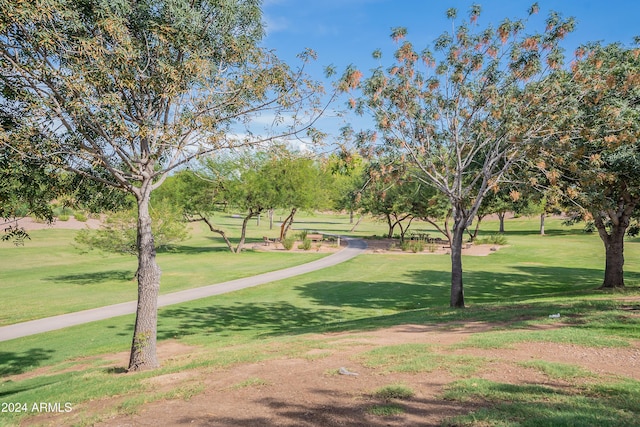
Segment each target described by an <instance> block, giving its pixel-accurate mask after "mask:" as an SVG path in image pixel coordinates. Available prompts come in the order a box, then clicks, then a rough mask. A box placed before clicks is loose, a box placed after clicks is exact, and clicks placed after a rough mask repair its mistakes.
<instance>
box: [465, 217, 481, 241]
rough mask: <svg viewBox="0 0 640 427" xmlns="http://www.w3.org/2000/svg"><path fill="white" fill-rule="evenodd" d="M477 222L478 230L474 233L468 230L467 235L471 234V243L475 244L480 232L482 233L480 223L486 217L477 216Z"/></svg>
mask: <svg viewBox="0 0 640 427" xmlns="http://www.w3.org/2000/svg"><path fill="white" fill-rule="evenodd" d="M476 218H477V221H476V228H475V229H474V230H473V233H472V232H471V231H469V229H468V228H467V233H469V241H470V242H475V241H476V238H477V237H478V232H479V231H480V223H481V222H482V219H483V218H484V215H476Z"/></svg>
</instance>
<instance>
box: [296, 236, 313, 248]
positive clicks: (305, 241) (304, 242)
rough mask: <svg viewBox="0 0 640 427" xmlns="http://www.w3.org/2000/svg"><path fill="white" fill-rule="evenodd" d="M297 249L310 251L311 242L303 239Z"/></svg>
mask: <svg viewBox="0 0 640 427" xmlns="http://www.w3.org/2000/svg"><path fill="white" fill-rule="evenodd" d="M298 249H304V250H305V251H308V250H309V249H311V240H309V239H307V238H305V239H303V240H302V244H301V245H299V246H298Z"/></svg>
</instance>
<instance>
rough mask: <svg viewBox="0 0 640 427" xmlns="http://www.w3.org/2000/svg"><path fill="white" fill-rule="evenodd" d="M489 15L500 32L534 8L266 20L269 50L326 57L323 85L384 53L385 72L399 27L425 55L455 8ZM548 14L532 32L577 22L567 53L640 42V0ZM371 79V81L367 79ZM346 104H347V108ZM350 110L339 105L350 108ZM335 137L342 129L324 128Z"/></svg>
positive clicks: (430, 0)
mask: <svg viewBox="0 0 640 427" xmlns="http://www.w3.org/2000/svg"><path fill="white" fill-rule="evenodd" d="M474 3H477V4H480V5H481V7H482V14H481V16H480V19H479V21H478V23H479V25H480V26H481V27H484V26H486V25H487V24H495V25H497V24H498V23H499V22H500V21H502V20H503V19H504V18H511V19H514V18H524V17H526V15H527V10H528V8H529V7H530V6H531V4H532V3H533V1H523V0H476V1H467V0H456V1H454V0H448V1H442V0H264V2H263V13H264V16H263V19H264V21H265V23H266V31H267V35H266V37H265V39H264V43H263V44H264V45H265V46H266V47H269V48H272V49H275V51H276V53H277V54H278V56H279V57H280V58H281V59H283V60H285V61H287V62H290V63H292V64H295V63H296V59H295V57H296V54H298V53H299V52H301V51H303V50H304V49H306V48H311V49H313V50H314V51H316V53H317V54H318V59H317V61H316V64H315V65H314V68H312V69H311V72H312V74H313V75H314V77H316V78H318V79H322V78H323V75H322V69H323V67H324V66H327V65H333V66H335V67H336V68H337V70H338V71H342V70H343V69H344V68H345V67H346V66H348V65H349V64H354V65H356V66H357V67H358V68H360V69H362V70H363V71H366V70H368V69H370V68H373V67H375V66H376V65H377V61H374V60H373V59H372V58H371V53H372V52H373V51H374V50H376V49H378V48H380V49H382V51H383V52H387V55H386V59H384V58H383V60H382V65H383V66H387V65H390V64H391V58H392V57H391V53H392V52H393V48H394V44H393V42H392V41H391V39H390V37H389V35H390V33H391V28H393V27H406V28H407V29H408V31H409V37H408V39H409V40H410V41H411V42H412V43H413V44H414V45H415V46H416V48H417V49H418V50H422V49H423V48H425V47H427V46H429V45H430V43H431V42H432V41H433V40H434V39H435V38H436V37H437V36H438V35H440V34H441V33H442V32H443V31H445V30H448V29H450V28H451V23H450V21H449V20H447V19H446V17H445V11H446V10H447V9H448V8H450V7H455V8H457V9H458V10H459V16H460V18H463V17H466V16H467V12H468V11H469V8H470V6H471V5H472V4H474ZM538 4H539V6H540V13H539V14H538V16H537V17H535V18H534V19H533V21H532V22H531V24H532V25H530V26H528V27H527V28H528V29H530V30H531V31H533V30H536V29H542V28H543V26H544V19H545V18H546V16H547V14H548V12H549V11H551V10H555V11H557V12H559V13H561V14H562V15H563V16H573V17H575V18H576V21H577V27H576V31H575V32H574V33H572V34H570V35H569V36H568V37H567V39H566V40H565V43H564V44H563V46H564V47H565V48H566V49H567V53H568V54H569V53H572V52H573V51H574V50H575V48H576V47H577V46H578V45H580V44H582V43H585V42H588V41H602V42H604V43H610V42H621V43H623V44H625V45H631V44H632V42H633V38H634V36H640V1H639V0H618V1H616V0H564V1H539V2H538ZM365 74H366V73H365ZM340 103H341V104H344V100H342V101H340ZM342 106H343V105H336V108H338V107H340V108H342ZM323 124H324V125H325V126H326V127H327V128H328V130H335V129H337V128H338V127H339V126H340V125H339V124H337V123H335V121H334V122H333V123H332V122H331V120H328V119H327V120H324V121H323Z"/></svg>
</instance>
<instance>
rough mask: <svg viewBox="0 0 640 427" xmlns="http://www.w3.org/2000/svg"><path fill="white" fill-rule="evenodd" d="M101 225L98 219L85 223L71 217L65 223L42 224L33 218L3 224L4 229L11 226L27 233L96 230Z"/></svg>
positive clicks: (89, 219) (59, 221) (55, 221)
mask: <svg viewBox="0 0 640 427" xmlns="http://www.w3.org/2000/svg"><path fill="white" fill-rule="evenodd" d="M100 224H102V222H101V220H100V219H96V218H88V219H87V220H86V221H78V220H77V219H75V218H74V217H73V216H71V217H69V219H68V220H67V221H61V220H59V219H56V220H54V221H53V222H52V223H47V222H42V221H38V220H35V219H33V218H29V217H26V218H21V219H19V220H17V221H9V222H7V223H5V224H4V225H5V227H6V226H9V225H12V226H17V227H19V228H24V229H25V230H27V231H31V230H44V229H48V228H53V229H67V230H82V229H84V228H91V229H96V228H99V227H100Z"/></svg>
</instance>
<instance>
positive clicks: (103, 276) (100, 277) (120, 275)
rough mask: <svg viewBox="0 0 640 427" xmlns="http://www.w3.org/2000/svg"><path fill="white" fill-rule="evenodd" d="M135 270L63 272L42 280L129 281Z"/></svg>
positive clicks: (63, 281) (86, 283) (86, 282)
mask: <svg viewBox="0 0 640 427" xmlns="http://www.w3.org/2000/svg"><path fill="white" fill-rule="evenodd" d="M134 278H135V270H109V271H99V272H95V273H80V274H65V275H60V276H50V277H45V278H44V279H43V280H46V281H49V282H54V283H72V284H74V285H82V286H84V285H97V284H100V283H104V282H114V281H116V282H131V281H133V280H134Z"/></svg>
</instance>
